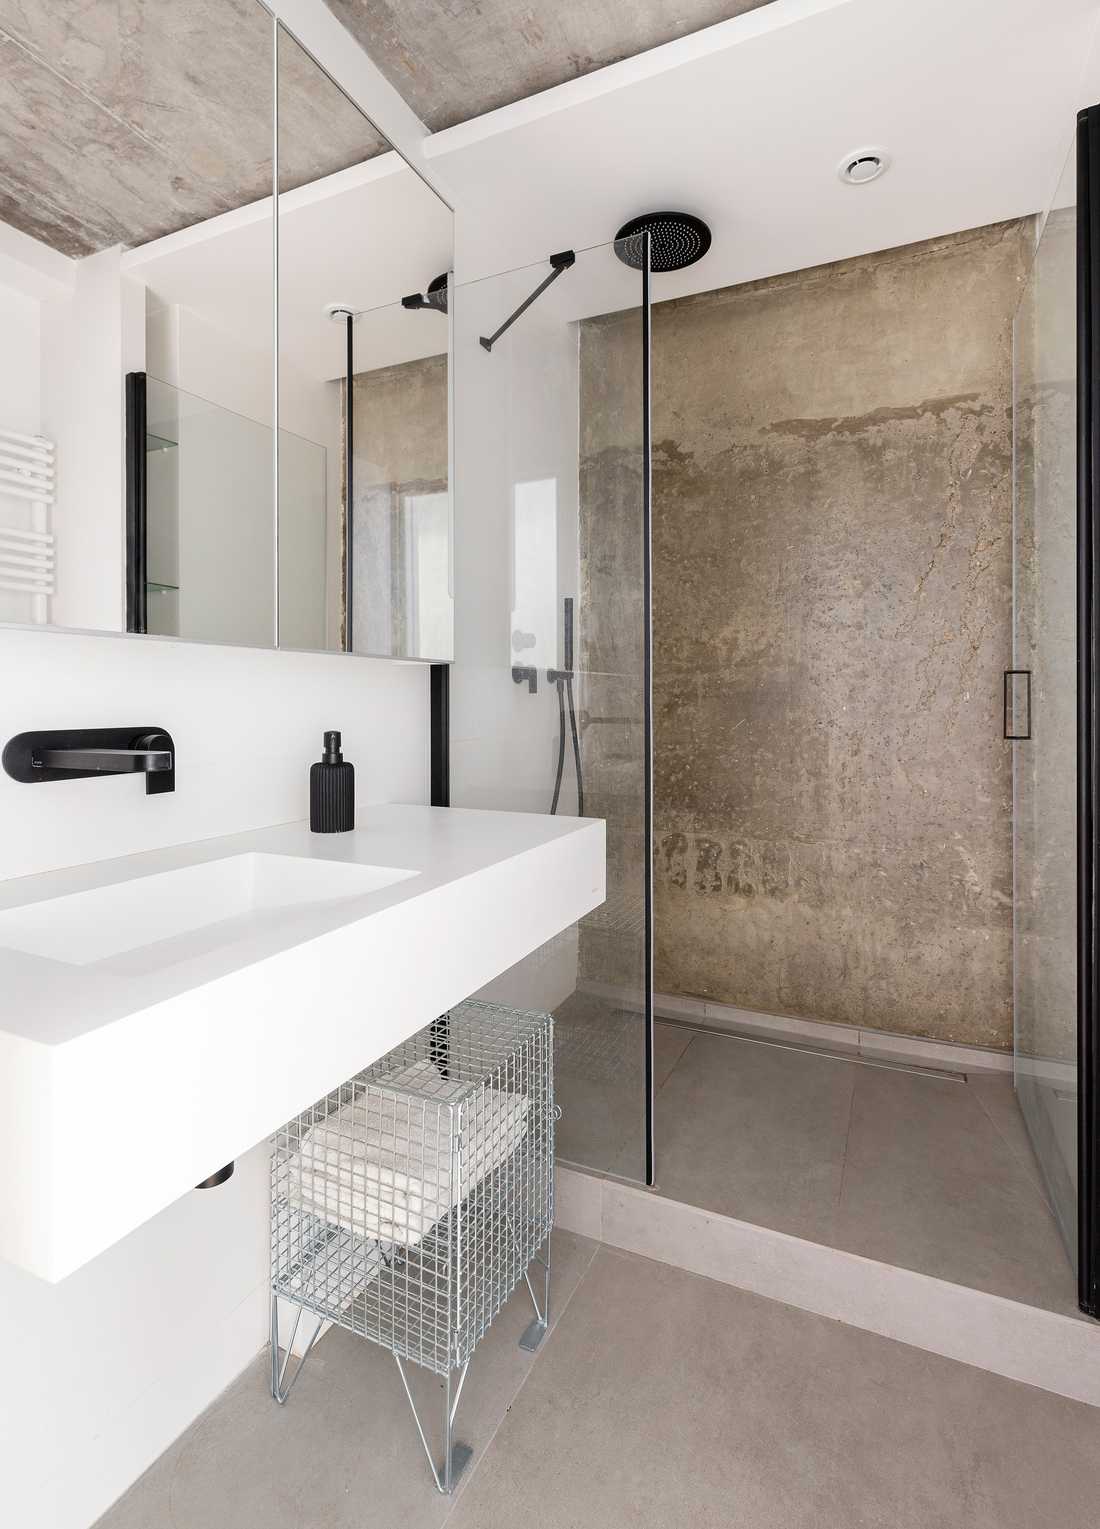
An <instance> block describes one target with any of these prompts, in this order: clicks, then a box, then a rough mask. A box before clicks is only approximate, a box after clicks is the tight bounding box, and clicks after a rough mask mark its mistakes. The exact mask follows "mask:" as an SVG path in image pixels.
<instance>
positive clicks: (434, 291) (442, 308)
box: [401, 271, 447, 313]
mask: <svg viewBox="0 0 1100 1529" xmlns="http://www.w3.org/2000/svg"><path fill="white" fill-rule="evenodd" d="M401 306H402V308H433V309H434V310H435V312H436V313H446V311H447V272H446V271H444V272H443V275H442V276H437V277H436V278H435V280H434V281H430V282H429V283H428V290H427V292H412V293H410V294H409V296H408V297H403V298H402V299H401Z"/></svg>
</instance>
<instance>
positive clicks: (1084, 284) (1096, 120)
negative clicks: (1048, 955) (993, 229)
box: [1077, 106, 1100, 1317]
mask: <svg viewBox="0 0 1100 1529" xmlns="http://www.w3.org/2000/svg"><path fill="white" fill-rule="evenodd" d="M1098 171H1100V106H1093V107H1090V108H1089V109H1088V110H1087V111H1083V112H1080V113H1079V114H1078V118H1077V1081H1078V1105H1077V1154H1078V1175H1077V1232H1078V1236H1077V1296H1078V1301H1079V1303H1080V1306H1081V1310H1082V1311H1084V1312H1087V1313H1088V1314H1089V1315H1090V1316H1094V1317H1096V1316H1100V1206H1098V1204H1097V1198H1098V1196H1100V961H1098V959H1097V948H1096V947H1097V854H1096V831H1097V804H1098V802H1100V775H1098V764H1100V751H1098V748H1097V719H1098V706H1097V702H1098V697H1097V680H1098V676H1100V612H1098V607H1097V588H1096V569H1097V566H1098V560H1100V547H1098V528H1100V475H1098V472H1097V467H1098V464H1100V313H1098V311H1097V298H1098V296H1100V187H1098V186H1097V184H1096V177H1097V173H1098Z"/></svg>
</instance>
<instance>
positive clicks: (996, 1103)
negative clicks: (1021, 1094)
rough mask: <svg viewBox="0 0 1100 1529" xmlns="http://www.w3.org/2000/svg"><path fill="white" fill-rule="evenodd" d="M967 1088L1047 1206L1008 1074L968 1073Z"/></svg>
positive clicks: (1046, 1197)
mask: <svg viewBox="0 0 1100 1529" xmlns="http://www.w3.org/2000/svg"><path fill="white" fill-rule="evenodd" d="M967 1087H968V1088H969V1089H970V1090H971V1092H972V1093H973V1095H974V1097H975V1098H976V1099H977V1101H978V1103H979V1104H980V1105H981V1107H982V1109H983V1110H985V1112H986V1114H987V1115H988V1116H989V1118H990V1120H991V1121H992V1122H993V1125H994V1126H995V1127H996V1129H997V1130H998V1131H999V1132H1000V1134H1001V1136H1002V1138H1003V1139H1004V1142H1005V1145H1006V1146H1007V1147H1008V1149H1009V1151H1010V1152H1012V1154H1013V1155H1014V1157H1015V1158H1016V1161H1017V1163H1018V1164H1019V1166H1020V1168H1021V1169H1022V1170H1023V1172H1024V1173H1025V1174H1026V1175H1027V1177H1028V1178H1029V1179H1030V1180H1031V1182H1032V1183H1033V1184H1034V1185H1035V1187H1036V1188H1037V1189H1038V1190H1039V1191H1040V1193H1041V1194H1042V1195H1043V1198H1044V1199H1048V1203H1049V1198H1048V1196H1047V1190H1046V1185H1045V1183H1044V1182H1043V1174H1042V1170H1041V1169H1040V1167H1039V1162H1038V1159H1037V1158H1036V1156H1035V1150H1034V1148H1033V1147H1032V1145H1031V1138H1030V1136H1029V1135H1028V1133H1027V1126H1026V1125H1025V1124H1024V1117H1023V1112H1022V1111H1021V1109H1020V1106H1019V1105H1018V1104H1017V1102H1016V1090H1015V1089H1014V1087H1013V1085H1012V1076H1011V1074H1010V1073H1003V1074H1000V1073H981V1072H972V1073H968V1075H967Z"/></svg>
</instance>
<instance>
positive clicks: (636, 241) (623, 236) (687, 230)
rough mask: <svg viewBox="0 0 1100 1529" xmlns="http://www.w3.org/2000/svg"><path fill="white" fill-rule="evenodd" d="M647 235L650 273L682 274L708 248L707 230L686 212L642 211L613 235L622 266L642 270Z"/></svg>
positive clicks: (708, 231) (699, 220) (700, 220)
mask: <svg viewBox="0 0 1100 1529" xmlns="http://www.w3.org/2000/svg"><path fill="white" fill-rule="evenodd" d="M647 230H648V232H649V268H650V270H651V271H682V270H683V269H684V267H685V266H689V265H694V264H695V262H696V261H697V260H702V258H703V256H704V255H705V254H706V252H707V250H709V249H710V229H709V228H708V227H707V225H706V224H705V223H704V222H703V220H702V218H697V217H695V216H693V214H692V213H690V212H645V213H643V214H642V216H641V217H640V218H631V220H630V222H629V223H624V224H623V226H622V228H620V229H619V232H618V233H617V234H616V235H615V253H616V255H618V257H619V259H620V260H621V261H622V262H623V264H624V265H629V266H632V267H633V268H634V270H636V271H640V270H641V268H642V261H643V259H644V257H645V239H644V238H643V235H644V234H645V233H646V231H647Z"/></svg>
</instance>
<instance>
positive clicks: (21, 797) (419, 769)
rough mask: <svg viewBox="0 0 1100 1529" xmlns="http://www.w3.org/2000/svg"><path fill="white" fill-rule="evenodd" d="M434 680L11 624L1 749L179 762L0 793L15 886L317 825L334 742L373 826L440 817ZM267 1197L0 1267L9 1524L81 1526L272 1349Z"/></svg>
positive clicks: (348, 664)
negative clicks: (151, 773) (94, 730)
mask: <svg viewBox="0 0 1100 1529" xmlns="http://www.w3.org/2000/svg"><path fill="white" fill-rule="evenodd" d="M427 684H428V671H427V669H426V668H425V667H423V666H416V665H403V664H396V663H387V662H384V661H379V660H371V659H363V658H354V657H343V656H339V655H315V654H296V653H270V652H263V651H259V650H255V649H246V648H225V647H215V646H212V645H211V646H205V645H198V644H186V643H173V642H167V641H158V640H157V639H155V638H127V637H107V636H103V637H100V636H85V635H79V634H74V633H65V632H41V633H39V632H24V631H18V630H15V629H11V628H8V629H4V628H0V703H2V704H0V715H2V716H3V719H4V739H6V738H7V737H8V736H10V735H11V734H12V733H15V732H21V731H24V730H26V729H29V728H35V727H43V728H45V727H64V726H81V725H88V726H93V725H100V726H102V725H108V724H110V723H113V722H119V723H122V724H128V723H131V722H133V723H134V724H135V725H137V726H144V725H146V724H154V725H161V726H164V727H166V728H167V729H168V730H169V731H170V732H171V733H172V735H173V737H174V739H175V743H176V747H177V751H178V758H179V766H178V773H177V780H176V791H175V793H174V794H172V795H166V796H152V797H147V796H146V795H145V792H144V786H143V783H142V782H141V781H140V780H137V779H134V778H128V779H127V778H121V777H120V778H117V779H102V780H77V781H71V782H65V783H58V784H53V785H49V786H34V787H28V786H21V785H17V784H16V783H15V782H14V781H12V780H9V778H8V777H7V776H6V775H0V877H8V876H20V875H26V874H29V873H32V872H36V871H43V870H49V869H52V868H55V867H58V866H62V865H69V864H74V863H78V862H83V861H89V860H98V859H102V858H106V857H110V856H114V855H123V854H128V853H134V852H137V851H141V850H145V849H155V848H158V847H160V846H162V845H167V844H174V843H179V842H181V841H184V840H189V839H196V838H207V837H211V836H214V835H218V834H223V833H232V832H236V831H239V830H243V829H248V828H255V827H261V826H265V825H268V824H272V823H279V822H286V821H289V820H291V819H295V818H301V817H304V816H305V815H306V812H307V803H308V767H309V764H310V762H311V761H312V760H313V759H315V758H317V757H319V753H320V745H321V734H322V732H323V730H324V729H325V728H326V727H339V728H340V729H341V730H342V731H343V734H344V746H345V752H346V755H347V757H348V758H349V759H350V760H352V762H353V763H354V764H355V766H356V780H357V786H358V791H357V799H358V805H359V818H360V822H362V821H363V820H364V819H366V820H367V821H369V816H370V804H371V803H372V802H379V801H412V802H422V801H425V800H427V790H428V786H427V780H428V759H427V755H428V690H427ZM382 740H384V743H383V741H382ZM0 741H3V740H0ZM2 1001H3V999H2V995H0V1002H2ZM149 1086H150V1087H155V1086H156V1080H155V1079H150V1080H149ZM135 1150H137V1151H140V1143H135ZM267 1193H268V1185H267V1151H266V1147H265V1146H264V1145H262V1144H260V1145H258V1146H257V1147H256V1148H255V1149H254V1150H253V1151H252V1152H250V1153H249V1154H248V1155H247V1156H246V1157H245V1158H243V1159H242V1160H240V1161H238V1164H237V1171H236V1174H235V1176H234V1178H233V1179H231V1180H230V1181H229V1183H228V1185H226V1186H224V1187H223V1188H221V1189H218V1190H213V1191H206V1192H203V1193H191V1194H188V1195H185V1196H184V1198H183V1199H181V1200H179V1201H177V1203H176V1204H175V1205H173V1206H171V1207H170V1208H169V1209H168V1210H166V1211H164V1212H163V1213H162V1214H161V1215H159V1216H157V1217H156V1218H155V1219H154V1220H153V1221H151V1222H149V1223H148V1224H147V1225H146V1226H144V1227H141V1228H139V1229H138V1230H137V1231H136V1232H134V1233H133V1234H132V1235H131V1236H130V1237H128V1238H127V1239H126V1240H125V1241H124V1242H122V1243H120V1244H119V1245H118V1246H116V1247H115V1248H113V1249H111V1250H110V1251H109V1252H107V1253H105V1254H104V1255H103V1256H102V1257H101V1258H99V1259H96V1260H95V1261H94V1262H93V1263H92V1264H90V1265H89V1266H87V1267H86V1268H84V1269H82V1270H79V1271H78V1272H77V1273H76V1274H74V1275H72V1276H71V1277H70V1278H69V1279H68V1280H66V1281H64V1282H63V1283H62V1284H60V1285H46V1284H44V1283H42V1282H41V1281H38V1280H35V1279H33V1278H32V1277H30V1276H29V1275H26V1274H23V1273H22V1272H20V1271H18V1270H15V1269H12V1268H10V1267H5V1266H0V1309H3V1311H4V1312H5V1314H6V1324H5V1353H4V1384H3V1387H2V1388H0V1440H2V1441H3V1443H2V1446H0V1460H2V1471H3V1482H2V1485H0V1494H2V1498H3V1510H2V1512H0V1521H2V1522H3V1523H5V1524H12V1525H16V1524H18V1525H19V1526H20V1529H86V1526H88V1525H89V1524H91V1523H92V1522H93V1521H94V1520H95V1518H96V1517H97V1516H98V1515H99V1514H100V1513H102V1512H103V1511H104V1510H105V1509H106V1508H107V1507H108V1506H109V1505H110V1503H111V1502H112V1501H113V1500H114V1499H115V1498H116V1497H117V1496H118V1495H119V1494H120V1493H121V1492H123V1491H124V1490H125V1488H126V1487H127V1486H128V1485H129V1484H130V1483H131V1482H132V1481H133V1480H135V1479H136V1477H137V1476H138V1475H139V1474H140V1473H141V1471H143V1470H144V1469H145V1468H146V1467H147V1466H148V1465H149V1464H151V1462H152V1461H153V1460H154V1459H155V1458H156V1456H157V1455H158V1454H159V1453H160V1452H161V1451H162V1450H163V1449H165V1448H166V1447H167V1445H168V1444H169V1443H171V1441H172V1440H173V1439H174V1438H175V1437H177V1436H178V1434H179V1433H180V1432H182V1430H183V1429H184V1428H186V1427H187V1425H188V1424H189V1423H190V1422H191V1421H192V1419H193V1418H194V1417H195V1416H196V1415H197V1414H198V1413H199V1412H201V1411H202V1409H203V1408H204V1407H206V1406H207V1405H208V1404H209V1403H210V1402H211V1401H212V1400H213V1399H214V1397H215V1396H217V1394H218V1393H219V1391H221V1390H222V1389H223V1388H224V1387H225V1386H226V1385H227V1384H228V1383H229V1382H230V1381H231V1380H232V1379H233V1378H234V1376H235V1375H237V1374H238V1373H239V1371H240V1370H241V1369H242V1368H243V1367H244V1366H245V1365H246V1364H247V1363H248V1362H249V1361H250V1360H251V1359H252V1358H253V1357H254V1356H255V1354H256V1353H258V1352H259V1350H260V1349H261V1348H262V1347H263V1345H264V1343H265V1342H266V1337H267V1334H266V1321H267V1299H266V1280H267V1262H268V1251H267ZM263 1404H264V1401H263V1398H262V1397H260V1398H258V1401H257V1405H263ZM272 1405H273V1404H272ZM150 1529H154V1526H152V1525H151V1526H150ZM155 1529H160V1526H155ZM226 1529H229V1526H226Z"/></svg>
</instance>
